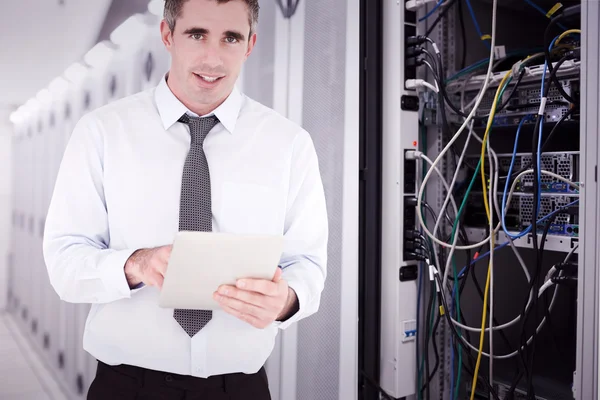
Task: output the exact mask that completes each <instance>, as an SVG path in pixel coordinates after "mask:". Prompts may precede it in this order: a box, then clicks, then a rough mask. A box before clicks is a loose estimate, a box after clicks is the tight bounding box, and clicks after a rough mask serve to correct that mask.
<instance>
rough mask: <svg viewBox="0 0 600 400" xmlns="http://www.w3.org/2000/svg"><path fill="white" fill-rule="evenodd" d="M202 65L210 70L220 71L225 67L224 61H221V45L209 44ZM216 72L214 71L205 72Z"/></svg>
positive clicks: (205, 49) (205, 48)
mask: <svg viewBox="0 0 600 400" xmlns="http://www.w3.org/2000/svg"><path fill="white" fill-rule="evenodd" d="M202 63H203V64H204V66H205V67H207V68H210V69H218V68H219V67H221V66H222V65H223V61H222V59H221V47H220V45H219V43H213V42H209V43H207V44H206V46H205V47H204V52H203V55H202ZM204 72H206V73H208V72H214V71H204Z"/></svg>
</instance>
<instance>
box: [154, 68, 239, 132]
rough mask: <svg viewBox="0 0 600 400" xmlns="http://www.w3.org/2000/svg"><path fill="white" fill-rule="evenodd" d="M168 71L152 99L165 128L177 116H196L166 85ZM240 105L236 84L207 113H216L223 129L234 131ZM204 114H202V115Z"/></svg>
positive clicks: (169, 125) (170, 124) (167, 127)
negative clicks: (222, 100) (226, 95)
mask: <svg viewBox="0 0 600 400" xmlns="http://www.w3.org/2000/svg"><path fill="white" fill-rule="evenodd" d="M167 77H168V73H167V74H165V75H164V76H163V77H162V79H161V80H160V82H159V84H158V86H157V87H156V90H155V92H154V100H155V101H156V106H157V107H158V113H159V114H160V118H161V120H162V123H163V126H164V128H165V129H169V128H170V127H171V126H172V125H173V124H174V123H175V122H177V121H178V120H179V118H180V117H181V116H182V115H183V114H185V113H188V114H190V115H192V116H197V114H195V113H194V112H192V111H190V110H189V109H188V108H187V107H186V106H185V105H184V104H183V103H182V102H181V101H180V100H179V99H178V98H177V97H176V96H175V95H174V94H173V92H172V91H171V89H170V88H169V86H168V85H167ZM241 106H242V94H241V93H240V91H239V90H238V89H237V87H236V86H234V87H233V91H232V92H231V94H230V95H229V96H228V97H227V99H225V101H224V102H223V103H222V104H221V105H220V106H219V107H217V108H216V109H215V110H214V111H212V112H211V113H210V114H208V115H212V114H214V115H216V117H217V118H218V119H219V122H221V123H222V124H223V126H224V127H225V129H227V130H228V131H229V133H233V132H234V131H235V125H236V123H237V119H238V115H239V113H240V108H241ZM204 116H206V115H203V117H204Z"/></svg>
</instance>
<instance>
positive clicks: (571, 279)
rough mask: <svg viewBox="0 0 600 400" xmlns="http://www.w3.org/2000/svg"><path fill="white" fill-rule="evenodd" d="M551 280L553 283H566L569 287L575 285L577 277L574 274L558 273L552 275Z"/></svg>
mask: <svg viewBox="0 0 600 400" xmlns="http://www.w3.org/2000/svg"><path fill="white" fill-rule="evenodd" d="M551 280H552V282H553V283H556V284H557V285H567V286H571V287H576V286H577V277H576V276H567V275H559V276H553V277H552V278H551Z"/></svg>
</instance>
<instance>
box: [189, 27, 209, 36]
mask: <svg viewBox="0 0 600 400" xmlns="http://www.w3.org/2000/svg"><path fill="white" fill-rule="evenodd" d="M183 34H184V35H206V34H208V29H205V28H188V29H186V30H185V31H184V32H183Z"/></svg>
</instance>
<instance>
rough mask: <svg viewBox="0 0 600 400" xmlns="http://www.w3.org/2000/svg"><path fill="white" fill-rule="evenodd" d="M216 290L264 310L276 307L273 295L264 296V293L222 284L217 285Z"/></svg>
mask: <svg viewBox="0 0 600 400" xmlns="http://www.w3.org/2000/svg"><path fill="white" fill-rule="evenodd" d="M217 291H218V292H219V294H221V295H223V296H227V297H232V298H234V299H237V300H240V301H243V302H244V303H248V304H252V305H254V306H256V307H259V308H263V309H265V310H275V309H277V303H276V301H275V298H274V297H270V296H265V295H264V294H260V293H257V292H251V291H248V290H243V289H238V288H236V287H234V286H229V285H223V286H221V287H219V289H218V290H217Z"/></svg>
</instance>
